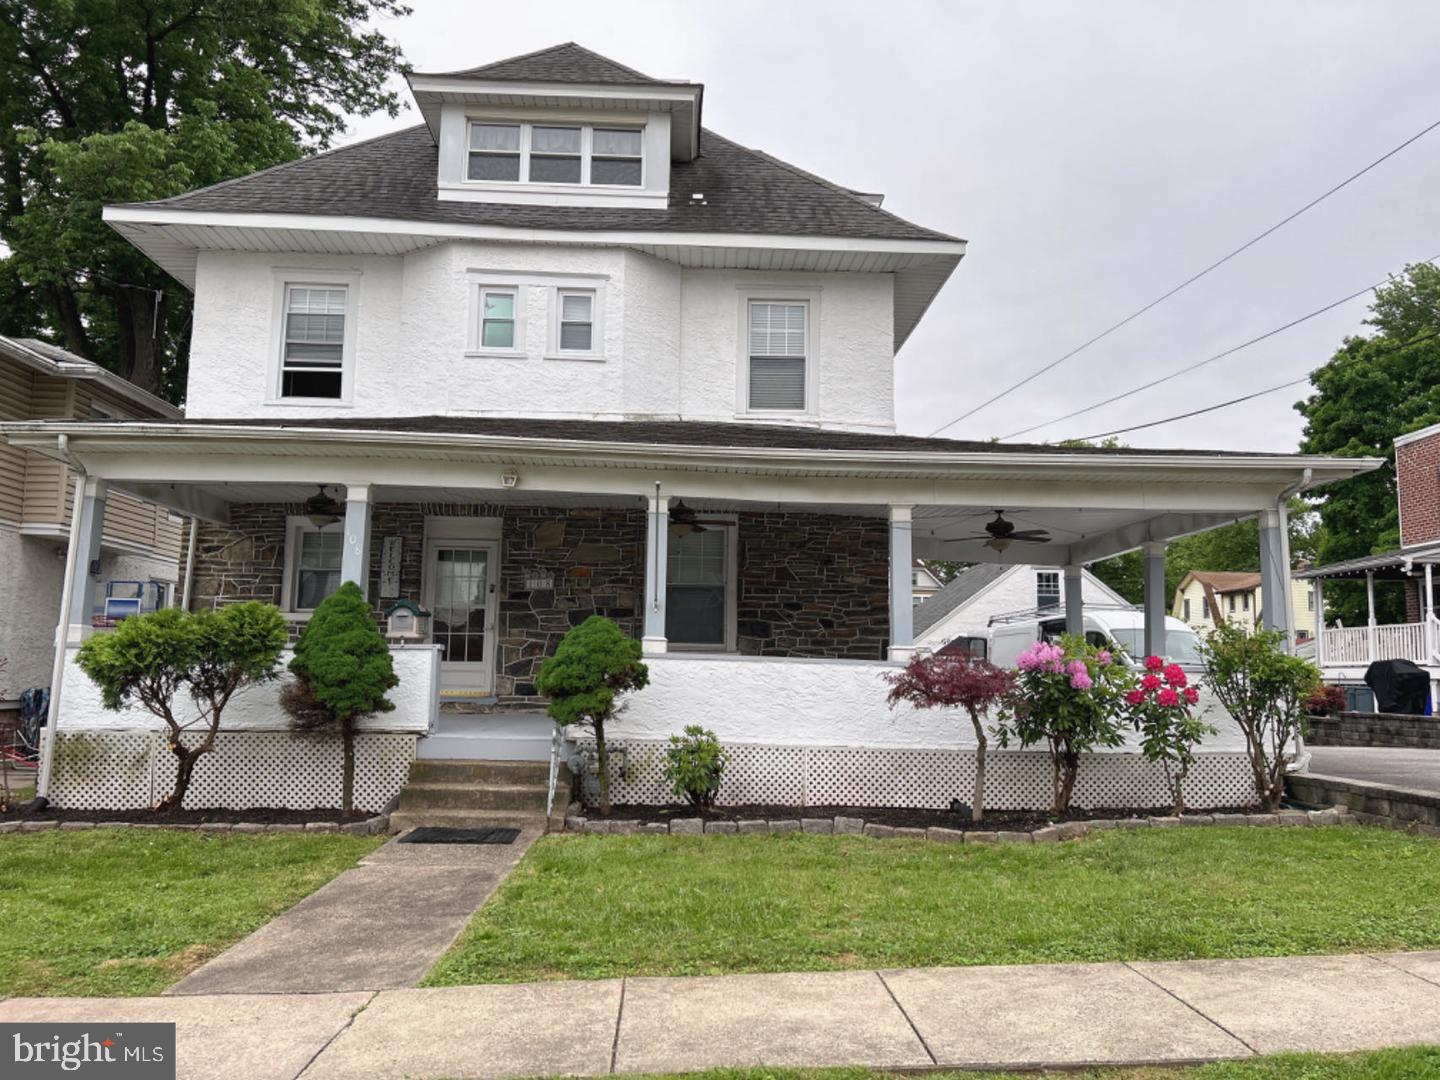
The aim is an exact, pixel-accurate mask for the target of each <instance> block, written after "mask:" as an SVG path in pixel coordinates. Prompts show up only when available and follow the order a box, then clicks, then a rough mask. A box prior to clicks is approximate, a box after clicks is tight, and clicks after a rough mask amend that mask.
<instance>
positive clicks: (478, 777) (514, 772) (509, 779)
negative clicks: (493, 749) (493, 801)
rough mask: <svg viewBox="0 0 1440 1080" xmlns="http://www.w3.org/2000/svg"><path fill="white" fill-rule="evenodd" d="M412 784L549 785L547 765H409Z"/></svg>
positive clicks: (427, 761)
mask: <svg viewBox="0 0 1440 1080" xmlns="http://www.w3.org/2000/svg"><path fill="white" fill-rule="evenodd" d="M410 783H412V784H512V785H515V784H538V785H540V786H545V785H548V784H549V783H550V763H549V762H548V761H436V760H431V759H423V758H417V759H416V760H414V761H412V762H411V763H410Z"/></svg>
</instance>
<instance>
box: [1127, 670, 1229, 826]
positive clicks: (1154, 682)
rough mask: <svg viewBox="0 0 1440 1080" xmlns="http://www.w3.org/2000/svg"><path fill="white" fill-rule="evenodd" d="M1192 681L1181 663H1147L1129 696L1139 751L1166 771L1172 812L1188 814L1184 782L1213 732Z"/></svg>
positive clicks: (1131, 716)
mask: <svg viewBox="0 0 1440 1080" xmlns="http://www.w3.org/2000/svg"><path fill="white" fill-rule="evenodd" d="M1189 681H1190V680H1189V676H1187V675H1186V674H1185V671H1184V669H1182V668H1181V667H1180V665H1179V664H1170V665H1168V666H1167V665H1166V663H1165V659H1164V658H1163V657H1160V656H1147V657H1146V658H1145V676H1144V678H1142V679H1141V680H1140V685H1139V686H1137V687H1136V688H1135V689H1133V690H1131V691H1130V692H1129V693H1128V694H1127V695H1126V698H1125V700H1126V702H1127V703H1128V704H1129V706H1130V710H1131V711H1130V719H1131V723H1133V724H1134V725H1135V730H1136V731H1138V732H1139V733H1140V750H1141V753H1143V754H1144V755H1145V758H1146V760H1148V761H1153V762H1158V763H1159V765H1160V766H1161V768H1163V769H1164V770H1165V785H1166V787H1168V788H1169V789H1170V803H1171V812H1172V813H1173V814H1174V815H1175V816H1176V817H1179V816H1180V815H1181V814H1183V813H1185V777H1186V776H1187V775H1189V772H1190V766H1191V765H1192V764H1194V762H1195V747H1197V746H1198V745H1200V741H1201V740H1202V739H1204V738H1205V736H1206V735H1214V734H1215V729H1214V728H1213V727H1211V726H1210V725H1209V724H1206V723H1204V722H1202V721H1201V720H1200V719H1199V718H1198V717H1197V716H1196V715H1195V713H1194V708H1195V706H1196V705H1197V704H1199V702H1200V691H1199V690H1197V689H1196V688H1195V687H1193V686H1190V685H1188V684H1189Z"/></svg>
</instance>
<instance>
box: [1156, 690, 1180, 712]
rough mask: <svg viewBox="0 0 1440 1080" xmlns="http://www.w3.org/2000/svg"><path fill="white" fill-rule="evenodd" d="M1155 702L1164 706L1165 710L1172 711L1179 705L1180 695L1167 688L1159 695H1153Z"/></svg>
mask: <svg viewBox="0 0 1440 1080" xmlns="http://www.w3.org/2000/svg"><path fill="white" fill-rule="evenodd" d="M1155 700H1156V701H1158V702H1159V703H1160V704H1161V705H1164V706H1165V707H1166V708H1167V709H1173V708H1174V707H1175V706H1176V705H1179V704H1180V695H1179V694H1177V693H1176V692H1175V691H1174V690H1173V689H1171V688H1170V687H1168V686H1167V687H1166V688H1165V689H1164V690H1161V691H1160V693H1158V694H1156V695H1155Z"/></svg>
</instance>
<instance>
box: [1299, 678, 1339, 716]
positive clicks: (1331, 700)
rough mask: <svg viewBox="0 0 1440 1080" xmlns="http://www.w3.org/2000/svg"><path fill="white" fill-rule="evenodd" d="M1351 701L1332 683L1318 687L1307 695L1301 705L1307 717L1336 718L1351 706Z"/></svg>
mask: <svg viewBox="0 0 1440 1080" xmlns="http://www.w3.org/2000/svg"><path fill="white" fill-rule="evenodd" d="M1349 704H1350V699H1349V698H1347V697H1346V696H1345V691H1344V690H1342V689H1341V688H1340V687H1338V686H1333V685H1331V684H1330V683H1322V684H1321V685H1320V686H1317V687H1316V688H1315V690H1314V692H1313V693H1310V694H1307V695H1306V696H1305V700H1304V701H1303V702H1302V703H1301V708H1303V709H1304V710H1305V715H1306V716H1334V715H1335V714H1336V713H1342V712H1344V711H1345V709H1346V708H1347V707H1348V706H1349Z"/></svg>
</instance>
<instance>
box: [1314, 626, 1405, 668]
mask: <svg viewBox="0 0 1440 1080" xmlns="http://www.w3.org/2000/svg"><path fill="white" fill-rule="evenodd" d="M1324 634H1325V638H1324V641H1323V642H1322V646H1323V652H1322V655H1323V656H1324V658H1325V663H1326V664H1327V665H1329V664H1368V663H1370V662H1371V661H1372V660H1413V661H1415V662H1416V663H1417V664H1423V663H1426V662H1428V660H1429V650H1428V649H1427V647H1426V642H1425V624H1424V623H1423V622H1422V623H1396V624H1391V625H1386V626H1373V627H1372V626H1346V627H1333V628H1331V627H1327V628H1326V629H1325V631H1324Z"/></svg>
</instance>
